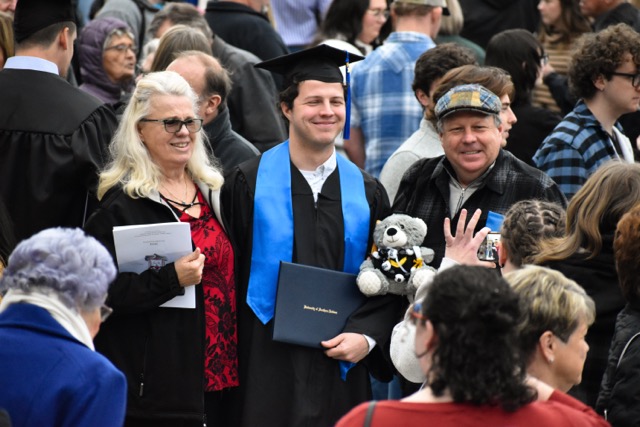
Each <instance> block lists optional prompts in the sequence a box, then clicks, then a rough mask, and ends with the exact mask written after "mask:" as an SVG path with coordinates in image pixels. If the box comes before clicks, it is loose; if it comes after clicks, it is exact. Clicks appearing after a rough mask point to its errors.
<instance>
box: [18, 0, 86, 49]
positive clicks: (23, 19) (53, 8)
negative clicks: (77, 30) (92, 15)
mask: <svg viewBox="0 0 640 427" xmlns="http://www.w3.org/2000/svg"><path fill="white" fill-rule="evenodd" d="M65 21H71V22H74V23H77V19H76V11H75V8H74V6H73V4H72V2H71V0H20V1H18V3H17V4H16V11H15V16H14V18H13V31H14V35H15V40H16V43H20V42H21V41H23V40H25V39H26V38H28V37H29V36H31V35H33V34H35V33H37V32H38V31H40V30H42V29H44V28H46V27H48V26H49V25H53V24H57V23H58V22H65Z"/></svg>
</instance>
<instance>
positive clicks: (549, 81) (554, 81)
mask: <svg viewBox="0 0 640 427" xmlns="http://www.w3.org/2000/svg"><path fill="white" fill-rule="evenodd" d="M544 84H546V85H547V87H548V88H549V92H550V93H551V96H552V97H553V99H554V100H555V101H556V104H558V107H560V111H561V112H562V115H563V116H564V115H567V114H569V113H570V112H571V111H573V107H574V105H576V102H577V101H578V100H577V99H576V98H575V97H574V96H573V95H571V93H570V92H569V79H568V78H567V77H566V76H563V75H562V74H558V73H550V74H548V75H547V76H546V77H545V78H544Z"/></svg>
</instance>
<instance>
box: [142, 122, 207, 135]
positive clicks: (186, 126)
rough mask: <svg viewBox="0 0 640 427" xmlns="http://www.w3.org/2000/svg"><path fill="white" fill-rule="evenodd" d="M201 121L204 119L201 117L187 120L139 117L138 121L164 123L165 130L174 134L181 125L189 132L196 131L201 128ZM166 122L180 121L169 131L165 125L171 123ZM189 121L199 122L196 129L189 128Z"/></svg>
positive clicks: (178, 130)
mask: <svg viewBox="0 0 640 427" xmlns="http://www.w3.org/2000/svg"><path fill="white" fill-rule="evenodd" d="M203 121H204V120H203V119H198V118H193V119H187V120H180V119H146V118H142V119H140V122H144V123H162V124H163V125H164V130H165V132H167V133H173V134H176V133H178V132H180V130H181V129H182V126H184V127H185V128H186V129H187V131H188V132H189V133H198V132H200V130H201V129H202V123H203ZM167 122H180V126H179V127H178V129H176V130H175V131H174V132H171V131H170V130H169V129H167V125H169V126H171V125H172V124H167ZM190 123H198V124H199V126H198V129H196V130H193V131H192V130H191V129H189V126H188V124H190Z"/></svg>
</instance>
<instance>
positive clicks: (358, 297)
mask: <svg viewBox="0 0 640 427" xmlns="http://www.w3.org/2000/svg"><path fill="white" fill-rule="evenodd" d="M356 277H357V276H356V275H355V274H348V273H343V272H342V271H334V270H327V269H324V268H318V267H310V266H306V265H300V264H292V263H288V262H281V263H280V274H279V276H278V292H277V296H276V308H275V315H274V323H273V339H274V340H275V341H281V342H286V343H289V344H298V345H303V346H307V347H314V348H323V347H322V346H321V345H320V341H326V340H328V339H331V338H333V337H335V336H336V335H339V334H340V333H341V332H342V330H343V329H344V327H345V325H346V323H347V319H348V318H349V316H351V314H352V313H353V312H354V311H355V310H356V309H358V308H359V307H360V306H361V305H362V304H363V303H364V302H365V300H366V297H365V296H364V295H363V294H362V293H361V292H360V290H359V289H358V285H357V284H356Z"/></svg>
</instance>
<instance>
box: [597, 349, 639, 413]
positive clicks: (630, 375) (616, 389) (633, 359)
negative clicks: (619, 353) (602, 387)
mask: <svg viewBox="0 0 640 427" xmlns="http://www.w3.org/2000/svg"><path fill="white" fill-rule="evenodd" d="M639 382H640V338H636V339H634V340H633V341H632V343H631V345H629V347H628V348H627V351H626V353H625V355H624V357H623V359H622V361H621V362H620V365H619V366H618V369H617V370H616V373H615V376H614V381H613V386H612V388H611V395H610V398H609V405H608V407H607V408H603V409H605V410H606V412H607V420H608V421H609V422H610V423H611V425H612V426H634V425H637V423H638V421H639V420H640V389H639V388H638V383H639Z"/></svg>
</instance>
